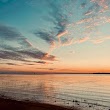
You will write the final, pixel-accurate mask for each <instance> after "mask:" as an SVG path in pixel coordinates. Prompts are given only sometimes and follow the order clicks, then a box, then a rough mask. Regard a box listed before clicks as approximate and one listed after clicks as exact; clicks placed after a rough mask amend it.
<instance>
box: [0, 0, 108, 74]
mask: <svg viewBox="0 0 110 110" xmlns="http://www.w3.org/2000/svg"><path fill="white" fill-rule="evenodd" d="M109 29H110V1H109V0H19V1H18V0H0V70H1V71H38V72H110V69H109V68H110V57H109V56H110V51H109V46H110V43H109V42H110V31H109ZM25 68H27V69H25Z"/></svg>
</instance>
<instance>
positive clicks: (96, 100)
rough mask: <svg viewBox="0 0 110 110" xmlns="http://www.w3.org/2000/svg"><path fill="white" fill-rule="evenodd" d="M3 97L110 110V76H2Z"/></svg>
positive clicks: (1, 89)
mask: <svg viewBox="0 0 110 110" xmlns="http://www.w3.org/2000/svg"><path fill="white" fill-rule="evenodd" d="M0 94H1V95H5V96H8V97H11V98H15V99H17V100H32V101H39V102H44V103H50V104H56V105H63V106H69V107H73V106H75V107H78V108H82V109H84V110H109V109H110V75H92V74H91V75H87V74H85V75H75V74H74V75H71V74H60V75H56V74H54V75H48V74H46V75H6V74H5V75H0Z"/></svg>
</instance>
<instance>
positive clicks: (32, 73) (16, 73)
mask: <svg viewBox="0 0 110 110" xmlns="http://www.w3.org/2000/svg"><path fill="white" fill-rule="evenodd" d="M0 74H12V75H14V74H15V75H55V74H56V75H63V74H64V75H65V74H67V75H69V74H70V75H85V74H87V75H91V74H92V75H95V74H97V75H104V74H105V75H106V74H110V73H37V72H0Z"/></svg>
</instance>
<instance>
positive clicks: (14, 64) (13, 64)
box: [0, 63, 21, 66]
mask: <svg viewBox="0 0 110 110" xmlns="http://www.w3.org/2000/svg"><path fill="white" fill-rule="evenodd" d="M0 64H6V65H12V66H21V65H18V64H16V63H0Z"/></svg>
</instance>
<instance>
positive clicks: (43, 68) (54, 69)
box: [36, 68, 56, 70]
mask: <svg viewBox="0 0 110 110" xmlns="http://www.w3.org/2000/svg"><path fill="white" fill-rule="evenodd" d="M36 69H41V70H43V69H44V70H55V69H56V68H36Z"/></svg>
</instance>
